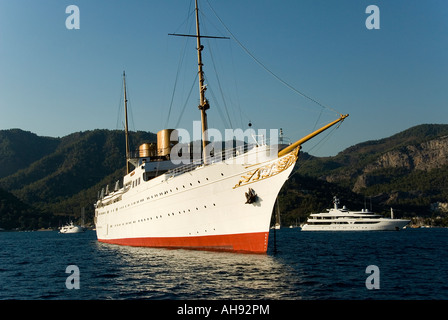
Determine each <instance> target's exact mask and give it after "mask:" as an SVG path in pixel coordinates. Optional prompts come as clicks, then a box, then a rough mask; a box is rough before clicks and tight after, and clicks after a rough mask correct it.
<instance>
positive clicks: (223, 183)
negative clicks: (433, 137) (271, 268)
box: [94, 0, 348, 253]
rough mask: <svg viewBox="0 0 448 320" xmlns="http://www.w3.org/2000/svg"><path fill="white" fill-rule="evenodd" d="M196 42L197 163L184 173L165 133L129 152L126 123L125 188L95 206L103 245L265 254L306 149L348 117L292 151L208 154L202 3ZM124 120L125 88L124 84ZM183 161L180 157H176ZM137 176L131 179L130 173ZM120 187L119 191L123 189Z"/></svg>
mask: <svg viewBox="0 0 448 320" xmlns="http://www.w3.org/2000/svg"><path fill="white" fill-rule="evenodd" d="M195 11H196V35H195V36H194V37H196V39H197V51H198V75H199V97H200V105H199V110H200V112H201V124H202V151H199V152H200V153H201V155H202V156H201V160H200V161H192V162H191V163H190V164H187V165H184V166H180V165H179V164H175V162H173V161H172V160H173V159H172V158H173V156H172V151H173V149H175V148H174V146H175V145H176V143H177V141H176V139H173V137H174V136H175V133H176V131H175V130H172V129H166V130H161V131H159V132H158V134H157V145H155V144H142V145H141V146H140V148H139V154H138V155H137V156H132V157H131V153H130V151H129V144H128V130H127V115H126V126H125V132H126V155H127V174H126V175H125V176H124V178H123V182H122V184H121V183H120V181H117V183H116V185H115V187H114V188H113V190H108V188H107V189H106V191H105V192H102V194H101V196H100V197H99V200H98V201H97V202H96V204H95V218H94V220H95V224H96V232H97V238H98V240H99V241H101V242H106V243H113V244H120V245H131V246H148V247H164V248H189V249H199V250H222V251H236V252H253V253H264V252H266V250H267V247H268V236H269V224H270V220H271V214H272V211H273V207H274V203H275V200H276V198H277V195H278V193H279V191H280V189H281V187H282V186H283V184H284V182H285V181H286V180H287V178H288V176H289V175H290V173H291V171H292V170H293V168H294V165H295V163H296V161H297V158H298V154H299V150H300V148H301V145H302V144H303V143H304V142H306V141H308V140H309V139H311V138H313V137H314V136H316V135H317V134H319V133H320V132H322V131H324V130H326V129H328V128H330V127H331V126H333V125H335V124H337V123H339V122H341V121H343V120H344V119H345V118H346V117H347V116H348V115H340V117H339V118H338V119H336V120H335V121H333V122H331V123H329V124H327V125H326V126H324V127H322V128H320V129H319V130H316V131H314V132H313V133H311V134H309V135H307V136H306V137H304V138H302V139H300V140H298V141H296V142H295V143H293V144H290V145H288V146H286V147H285V146H280V148H279V146H278V145H269V144H268V143H267V142H266V141H264V139H261V140H260V141H259V142H257V143H255V144H253V145H247V144H244V145H242V146H241V147H237V148H235V149H231V150H224V152H223V153H215V154H214V153H211V154H207V150H208V149H209V148H207V141H208V139H207V115H206V111H207V109H209V103H208V101H207V99H206V98H205V90H206V86H204V77H203V69H202V68H203V64H202V57H201V52H202V50H203V48H204V47H203V46H202V45H201V38H202V37H203V36H201V35H200V31H199V17H198V6H197V0H196V2H195ZM124 87H125V90H124V93H125V99H124V101H125V113H126V114H127V108H126V101H127V100H126V83H125V79H124ZM177 155H178V154H177ZM131 164H132V165H133V166H134V167H135V168H134V169H133V170H132V171H131V166H130V165H131ZM120 186H121V187H120Z"/></svg>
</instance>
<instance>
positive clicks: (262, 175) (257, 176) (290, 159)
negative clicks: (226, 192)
mask: <svg viewBox="0 0 448 320" xmlns="http://www.w3.org/2000/svg"><path fill="white" fill-rule="evenodd" d="M299 149H300V148H296V149H294V151H292V152H290V153H289V154H288V155H286V156H284V157H282V158H280V159H279V160H277V161H275V162H273V163H270V164H268V165H265V166H263V167H260V168H257V169H255V170H254V171H250V172H248V173H247V174H246V175H244V176H241V178H242V179H241V180H240V181H239V182H238V183H237V184H236V185H235V186H234V187H233V189H235V188H238V187H241V186H244V185H246V184H249V183H252V182H257V181H260V180H263V179H266V178H269V177H272V176H275V175H277V174H279V173H280V172H283V171H285V170H286V169H288V168H289V167H290V166H291V165H293V164H294V163H296V161H297V157H298V153H299Z"/></svg>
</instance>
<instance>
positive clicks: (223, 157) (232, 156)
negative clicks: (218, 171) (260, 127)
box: [165, 135, 278, 177]
mask: <svg viewBox="0 0 448 320" xmlns="http://www.w3.org/2000/svg"><path fill="white" fill-rule="evenodd" d="M257 137H258V136H257ZM254 140H258V141H259V142H258V143H250V144H249V143H244V144H241V145H239V146H236V147H234V148H228V149H224V150H222V151H220V152H215V153H213V155H212V156H208V157H206V158H205V163H206V164H212V163H218V162H225V161H231V160H235V161H236V160H237V159H238V157H242V156H245V155H246V154H247V153H248V152H249V151H251V150H253V149H254V148H256V147H260V146H265V145H268V144H269V142H270V141H269V140H267V139H265V137H264V136H263V135H260V136H259V139H255V137H254ZM275 142H276V143H278V140H277V139H275ZM260 152H266V150H263V151H260ZM254 154H255V156H256V153H254ZM184 160H185V159H184ZM187 161H189V160H188V159H187ZM203 165H204V161H203V159H197V160H193V161H191V162H190V163H188V164H185V165H183V166H179V167H177V168H174V169H171V170H169V171H167V172H166V173H165V175H166V176H168V177H169V176H176V175H179V174H183V173H186V172H190V171H193V170H195V169H196V168H199V167H201V166H203Z"/></svg>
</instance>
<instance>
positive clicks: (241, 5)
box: [0, 0, 448, 156]
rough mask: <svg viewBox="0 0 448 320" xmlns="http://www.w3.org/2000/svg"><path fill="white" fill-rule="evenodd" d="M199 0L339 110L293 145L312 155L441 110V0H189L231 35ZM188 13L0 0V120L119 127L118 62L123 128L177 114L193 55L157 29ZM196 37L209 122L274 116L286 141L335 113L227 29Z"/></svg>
mask: <svg viewBox="0 0 448 320" xmlns="http://www.w3.org/2000/svg"><path fill="white" fill-rule="evenodd" d="M209 3H210V4H211V6H212V7H213V9H214V11H215V12H216V13H217V14H218V16H219V18H220V19H221V20H222V21H223V22H224V24H225V26H226V27H227V28H228V29H229V30H230V31H231V32H232V34H233V35H234V36H236V38H237V39H238V40H239V41H240V42H241V43H242V44H243V45H244V46H245V48H247V49H248V50H249V51H250V52H251V53H252V54H253V55H254V56H255V57H256V58H257V59H258V60H259V61H261V62H262V63H263V64H264V65H265V66H266V67H268V68H269V69H270V70H271V71H272V72H274V73H275V74H276V75H278V76H279V77H281V78H282V79H283V80H284V81H286V82H287V83H289V84H290V85H292V86H293V87H295V88H296V89H298V90H300V91H301V92H303V93H305V94H306V95H308V96H310V97H312V98H313V99H315V100H318V101H319V102H320V103H322V104H323V105H325V106H329V107H331V108H333V109H336V110H337V111H338V112H340V113H344V114H345V113H349V114H350V117H349V118H348V119H347V120H346V121H345V122H344V123H343V124H342V126H341V127H340V128H338V129H337V130H334V131H332V133H331V135H329V136H325V134H324V136H322V137H319V138H316V139H314V141H311V142H309V143H307V144H306V145H305V146H304V150H305V151H310V153H311V154H315V155H319V156H328V155H335V154H337V153H338V152H340V151H342V150H344V149H345V148H347V147H349V146H351V145H354V144H356V143H359V142H363V141H366V140H376V139H380V138H384V137H387V136H390V135H392V134H395V133H397V132H400V131H402V130H404V129H407V128H409V127H411V126H414V125H418V124H422V123H447V121H448V18H447V17H448V1H446V0H419V1H416V0H393V1H391V0H387V1H386V0H368V1H364V0H338V1H328V0H281V1H277V0H276V1H274V0H270V1H261V0H225V1H224V0H208V1H207V0H205V1H204V0H202V1H200V8H201V11H202V15H201V17H202V25H201V26H202V28H203V30H202V31H203V32H202V33H203V34H209V35H219V36H230V35H229V33H228V32H227V30H226V28H225V27H224V26H223V25H222V24H221V23H220V22H219V20H218V19H217V18H216V16H215V15H214V13H213V11H211V10H210V6H209ZM72 4H73V5H77V6H78V7H79V10H80V29H79V30H76V29H73V30H69V29H67V28H66V24H65V21H66V18H67V17H68V16H69V14H67V13H65V10H66V7H67V6H69V5H72ZM371 4H373V5H376V6H378V8H379V9H380V29H379V30H375V29H373V30H368V29H367V28H366V25H365V21H366V19H367V18H368V16H369V14H366V13H365V11H366V7H367V6H368V5H371ZM192 18H193V16H192V1H191V0H164V1H155V0H126V1H125V0H113V1H105V0H69V1H65V0H39V1H35V0H0V129H10V128H20V129H23V130H27V131H31V132H34V133H36V134H38V135H44V136H53V137H57V136H65V135H67V134H70V133H73V132H77V131H84V130H92V129H96V128H100V129H103V128H105V129H121V128H122V121H123V117H122V115H121V110H120V102H121V101H122V78H121V74H122V72H123V70H126V73H127V84H128V91H129V100H130V103H129V105H130V108H131V112H132V117H131V120H130V124H131V129H133V130H145V131H152V132H157V131H158V130H160V129H163V128H164V127H165V124H167V126H168V127H175V126H176V124H177V123H178V118H179V115H180V114H181V113H182V109H183V107H184V104H185V101H186V100H187V97H188V93H189V91H190V88H191V86H192V85H193V82H194V79H195V76H196V72H197V60H196V59H197V58H196V51H195V46H196V45H195V40H194V39H193V38H192V39H186V38H180V37H172V36H168V33H174V32H177V33H192V32H194V25H193V22H194V21H193V19H192ZM203 44H204V45H205V50H204V51H203V54H204V60H205V62H204V63H205V66H204V68H205V73H206V77H207V81H206V82H207V83H208V85H209V90H207V97H208V98H209V99H210V103H211V109H210V110H209V112H208V115H209V126H210V127H214V128H218V129H220V130H223V128H225V127H228V126H230V124H231V125H232V126H233V127H234V128H243V129H246V128H247V124H248V122H249V121H251V122H252V123H253V125H254V128H255V129H271V128H277V129H278V128H283V130H284V134H285V136H287V137H290V138H291V139H292V140H295V139H298V138H301V137H302V136H304V135H306V134H307V133H308V132H310V131H312V130H313V129H314V128H315V127H316V126H319V125H322V124H324V123H326V122H328V121H331V120H333V119H336V118H337V114H336V113H334V112H333V111H330V110H329V109H322V108H321V107H320V106H319V105H317V104H315V103H313V102H311V101H309V100H307V99H305V98H303V97H302V96H300V95H298V94H296V93H295V92H293V91H292V90H290V89H289V88H287V87H286V86H284V85H283V84H282V83H280V82H279V81H278V80H277V79H275V78H274V77H272V76H271V75H270V74H269V73H267V72H266V71H265V70H263V69H262V68H261V67H260V66H259V65H258V64H257V63H256V62H255V61H254V60H253V59H252V58H251V57H250V56H249V55H248V54H246V53H245V52H244V50H242V48H241V47H240V46H239V45H238V43H237V42H236V41H235V40H234V39H232V40H208V41H204V43H203ZM210 49H211V50H212V51H211V53H210ZM182 57H184V58H183V60H182V61H183V63H182V64H181V66H180V67H179V65H180V63H179V62H180V61H181V59H182ZM215 70H216V71H217V73H218V75H219V78H218V79H219V81H218V80H217V78H216V77H215V76H214V74H215ZM176 76H177V78H178V82H177V85H176V91H175V95H174V98H173V104H172V110H171V113H170V117H169V118H168V113H169V111H168V110H169V107H170V103H171V99H172V94H173V88H174V84H175V79H176ZM221 90H222V91H223V92H224V97H225V100H224V101H225V103H224V102H223V99H222V98H221ZM215 97H216V101H215ZM197 104H198V88H197V84H195V86H194V88H193V91H192V95H191V97H190V98H189V99H188V100H187V104H186V108H185V112H184V117H183V118H182V119H181V120H180V122H179V125H178V127H182V128H186V129H188V130H191V127H192V121H193V120H199V116H200V115H199V112H198V110H197ZM218 108H219V110H218ZM321 110H322V112H321ZM223 119H224V120H223ZM229 119H230V121H229ZM229 123H230V124H229ZM322 138H325V139H324V140H323V141H322V142H320V141H321V140H322ZM318 142H320V143H319V144H317V145H316V143H318Z"/></svg>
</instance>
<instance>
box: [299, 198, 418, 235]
mask: <svg viewBox="0 0 448 320" xmlns="http://www.w3.org/2000/svg"><path fill="white" fill-rule="evenodd" d="M333 203H334V208H332V209H327V211H328V212H322V213H312V214H311V215H310V216H309V218H308V220H307V223H306V224H304V225H303V227H302V230H303V231H372V230H384V231H389V230H390V231H394V230H397V231H398V230H400V229H402V228H403V227H404V226H406V225H407V224H408V223H409V222H410V220H403V219H394V218H393V210H392V209H391V218H384V217H382V216H381V215H379V214H375V213H373V212H371V211H369V210H368V209H362V210H361V211H349V210H348V209H347V208H346V207H345V206H343V207H342V208H341V209H340V208H339V207H338V204H339V199H338V198H337V197H334V198H333Z"/></svg>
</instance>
